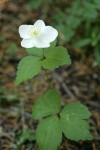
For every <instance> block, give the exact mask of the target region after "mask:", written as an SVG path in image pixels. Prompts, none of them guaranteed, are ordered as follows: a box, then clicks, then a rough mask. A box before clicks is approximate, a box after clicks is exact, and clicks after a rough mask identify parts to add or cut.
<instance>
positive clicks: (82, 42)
mask: <svg viewBox="0 0 100 150" xmlns="http://www.w3.org/2000/svg"><path fill="white" fill-rule="evenodd" d="M90 43H91V39H90V38H84V39H80V40H78V41H77V42H76V43H75V44H74V45H73V47H84V46H86V45H89V44H90Z"/></svg>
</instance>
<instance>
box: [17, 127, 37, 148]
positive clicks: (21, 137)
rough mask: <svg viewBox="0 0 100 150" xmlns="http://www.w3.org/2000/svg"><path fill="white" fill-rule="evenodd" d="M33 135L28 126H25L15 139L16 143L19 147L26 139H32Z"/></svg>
mask: <svg viewBox="0 0 100 150" xmlns="http://www.w3.org/2000/svg"><path fill="white" fill-rule="evenodd" d="M34 140H35V135H34V133H32V131H31V130H30V129H28V128H25V129H24V130H23V132H22V134H20V135H19V138H18V140H17V143H16V145H17V146H18V147H19V146H21V145H22V144H23V143H25V142H26V141H34Z"/></svg>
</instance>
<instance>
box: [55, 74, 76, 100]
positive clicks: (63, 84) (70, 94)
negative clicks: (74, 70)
mask: <svg viewBox="0 0 100 150" xmlns="http://www.w3.org/2000/svg"><path fill="white" fill-rule="evenodd" d="M54 76H55V78H56V79H58V81H59V82H60V83H61V84H62V87H63V89H64V91H65V92H66V93H67V94H68V96H69V97H70V98H71V99H73V98H75V96H74V94H73V93H72V92H71V91H70V90H69V88H68V86H67V85H66V84H65V83H64V81H63V79H62V77H61V76H60V75H59V74H57V73H56V72H54Z"/></svg>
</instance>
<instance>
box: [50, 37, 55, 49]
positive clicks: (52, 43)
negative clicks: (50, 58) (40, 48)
mask: <svg viewBox="0 0 100 150" xmlns="http://www.w3.org/2000/svg"><path fill="white" fill-rule="evenodd" d="M56 44H57V39H56V40H55V41H53V42H51V43H50V48H53V47H55V46H56Z"/></svg>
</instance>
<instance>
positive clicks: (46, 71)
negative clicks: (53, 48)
mask: <svg viewBox="0 0 100 150" xmlns="http://www.w3.org/2000/svg"><path fill="white" fill-rule="evenodd" d="M43 58H45V53H44V48H43ZM44 71H45V74H46V78H47V81H48V84H49V87H50V88H51V87H52V85H51V82H50V79H49V76H48V70H47V69H44Z"/></svg>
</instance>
